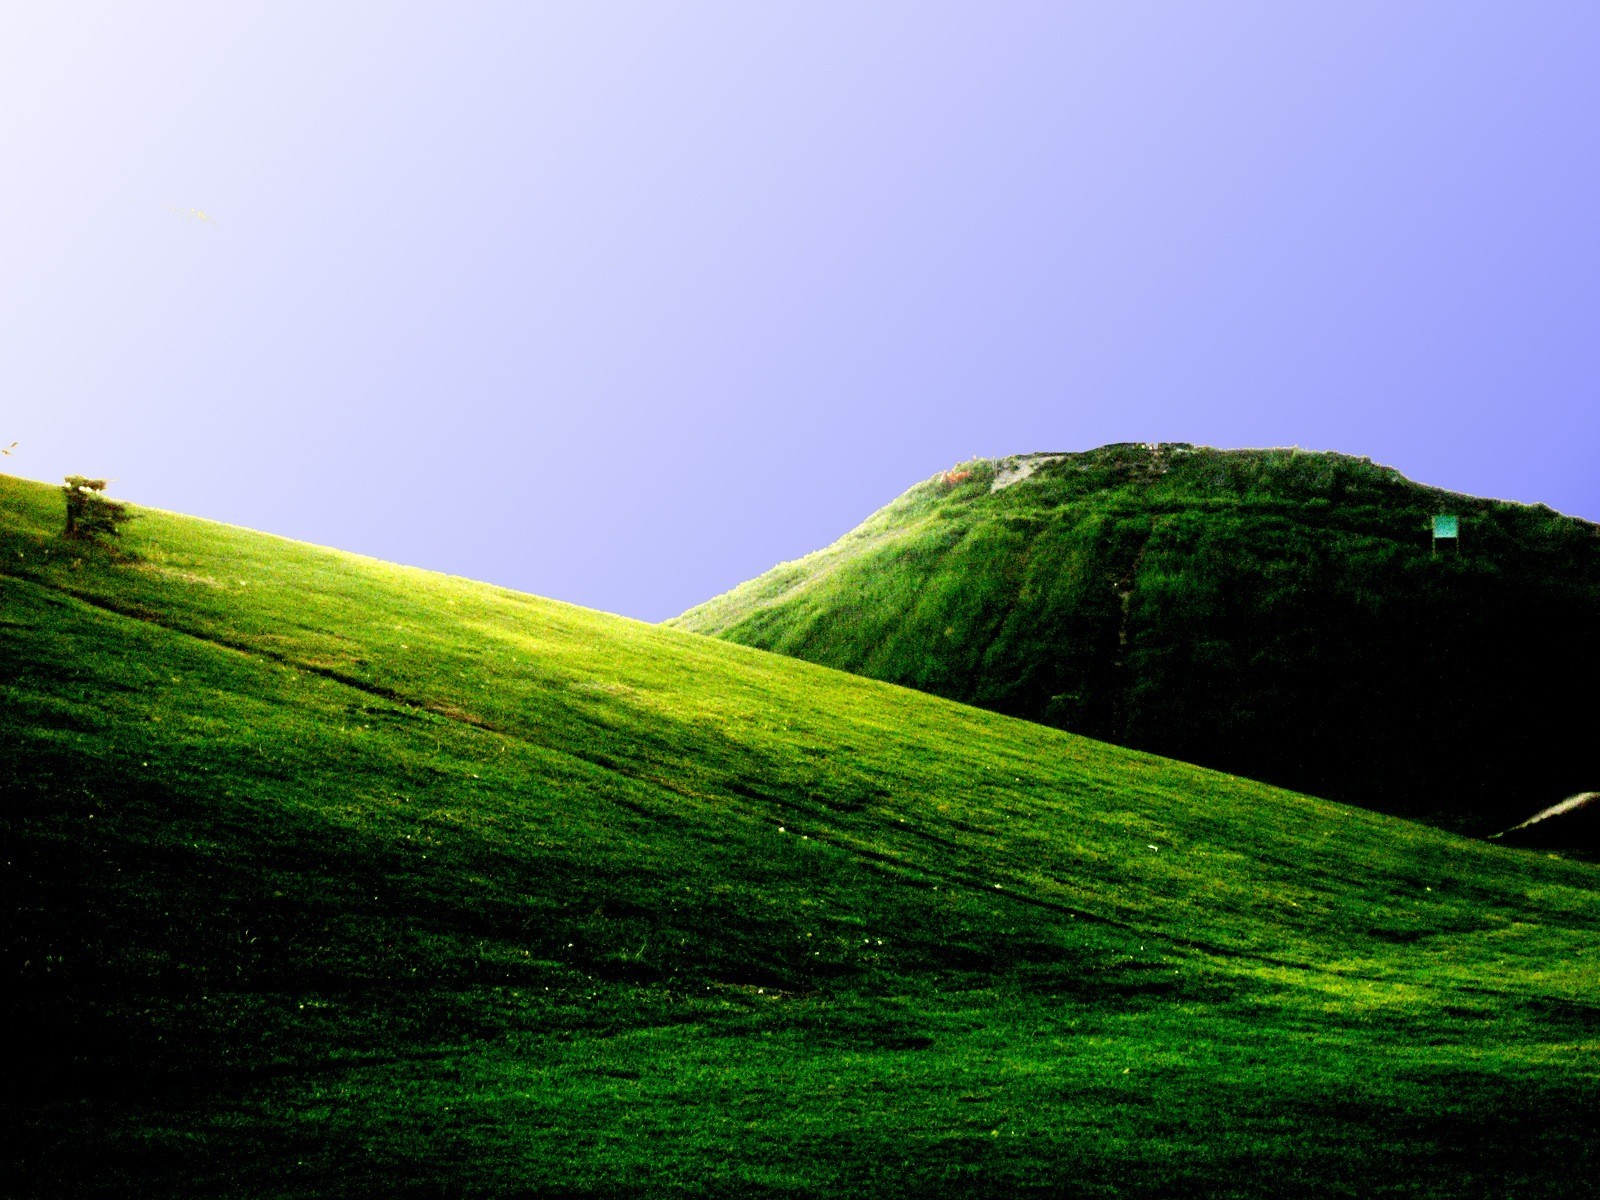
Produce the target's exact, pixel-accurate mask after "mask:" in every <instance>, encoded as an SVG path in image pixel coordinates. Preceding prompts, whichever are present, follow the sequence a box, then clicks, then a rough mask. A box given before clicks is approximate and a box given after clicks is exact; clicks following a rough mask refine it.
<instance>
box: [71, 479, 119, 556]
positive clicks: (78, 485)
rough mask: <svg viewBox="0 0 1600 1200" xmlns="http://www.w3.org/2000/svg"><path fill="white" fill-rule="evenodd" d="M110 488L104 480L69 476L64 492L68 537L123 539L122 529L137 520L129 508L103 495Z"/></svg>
mask: <svg viewBox="0 0 1600 1200" xmlns="http://www.w3.org/2000/svg"><path fill="white" fill-rule="evenodd" d="M106 484H107V480H104V479H89V478H86V477H85V476H83V475H68V476H67V480H66V486H65V487H63V488H62V489H61V490H62V492H63V493H65V495H66V497H67V528H66V530H65V533H66V536H67V537H69V538H83V539H86V540H91V541H92V540H93V539H95V538H99V537H120V536H121V534H122V526H123V525H124V524H125V523H126V522H128V521H131V520H133V514H132V513H131V512H129V511H128V506H127V505H126V504H121V503H119V502H118V501H116V500H111V499H108V498H107V497H105V496H103V495H101V494H100V493H102V492H104V491H105V490H106Z"/></svg>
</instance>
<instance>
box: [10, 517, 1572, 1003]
mask: <svg viewBox="0 0 1600 1200" xmlns="http://www.w3.org/2000/svg"><path fill="white" fill-rule="evenodd" d="M1153 532H1154V527H1152V529H1151V530H1150V531H1149V532H1148V533H1147V534H1146V537H1145V541H1144V542H1143V543H1142V544H1141V547H1140V551H1139V554H1138V555H1137V556H1136V557H1135V559H1134V567H1132V568H1130V571H1129V575H1128V576H1127V577H1129V578H1131V575H1132V573H1133V571H1134V570H1135V569H1136V567H1137V564H1138V562H1139V561H1140V559H1142V557H1143V552H1144V548H1145V546H1147V545H1148V542H1149V537H1150V535H1151V534H1153ZM0 578H4V579H12V580H15V581H17V582H19V583H24V584H28V585H31V586H34V587H38V588H40V589H42V590H44V591H48V592H54V593H57V594H59V595H62V596H66V597H68V598H69V599H72V600H76V601H78V602H79V603H82V604H84V605H86V606H88V607H90V608H94V609H98V610H101V611H104V612H108V613H111V614H113V615H115V616H119V617H122V618H124V619H127V620H133V621H139V622H141V623H142V624H146V625H151V626H154V627H156V628H158V629H162V630H164V631H166V632H168V633H173V634H176V635H178V636H180V637H186V638H192V639H193V640H195V641H198V642H202V643H204V644H206V645H210V646H214V647H216V648H217V649H220V650H226V651H229V652H232V653H235V654H241V655H244V656H246V657H252V656H254V657H257V658H260V659H263V660H266V661H270V662H274V663H277V664H279V665H281V666H286V667H291V668H294V669H296V670H301V671H304V672H306V673H307V674H310V675H316V676H319V677H321V678H325V679H327V680H329V681H330V682H333V683H337V684H340V685H342V686H345V687H349V688H351V689H352V690H355V691H359V692H362V693H365V694H367V695H371V696H374V697H376V698H379V699H382V700H386V701H389V702H391V703H394V704H398V705H401V706H403V707H406V708H411V709H416V710H420V711H424V712H429V713H433V714H434V715H436V716H439V717H442V718H444V719H446V720H450V721H454V722H457V723H459V724H463V725H466V726H468V727H470V728H473V729H477V730H480V731H482V732H487V733H493V734H495V735H497V736H499V737H503V738H506V739H507V740H510V741H513V742H517V743H520V744H523V745H527V746H531V747H536V748H540V749H544V750H551V751H555V752H557V753H561V754H565V755H567V756H568V757H571V758H575V759H578V760H580V761H583V762H586V763H589V764H590V765H592V766H595V767H598V768H599V769H601V770H605V771H608V772H611V773H613V774H616V775H619V776H621V777H623V778H625V779H628V780H632V781H634V782H636V783H643V784H646V785H649V786H652V787H657V788H661V789H662V790H664V791H669V792H678V793H679V794H685V795H694V796H702V797H704V798H712V797H709V796H705V794H703V793H698V792H693V791H690V790H687V789H685V788H683V787H681V786H674V785H673V784H672V783H671V782H668V781H666V780H663V779H661V778H659V777H657V776H653V775H651V774H649V773H647V772H642V771H640V772H636V771H631V770H627V769H625V768H624V766H622V765H619V764H616V763H613V762H609V761H608V762H598V763H597V762H595V761H594V760H593V759H589V758H586V757H584V756H583V755H581V754H578V753H576V752H575V751H572V750H563V749H561V748H559V747H554V746H548V745H545V744H543V743H539V742H535V741H533V740H531V739H529V738H528V737H526V736H524V735H522V734H519V733H516V732H512V731H508V730H506V729H503V728H500V727H498V726H496V725H494V724H492V723H490V722H489V721H486V720H484V719H483V718H481V717H478V716H477V715H476V714H473V713H468V712H465V711H463V710H461V709H459V708H456V707H455V706H454V705H449V704H444V703H440V702H430V701H426V700H417V699H414V698H412V697H410V696H407V695H405V694H404V693H401V692H398V691H396V690H395V689H393V688H389V687H385V686H384V685H382V684H377V683H373V682H370V681H368V680H363V679H359V678H356V677H354V676H349V675H346V674H344V673H343V672H340V671H336V670H333V669H331V668H327V667H317V666H311V665H308V664H307V663H305V662H303V661H301V660H299V659H295V658H292V657H289V656H287V655H285V654H282V653H280V652H278V651H273V650H266V649H263V648H261V647H259V646H256V645H254V644H252V643H249V642H246V641H242V640H237V639H231V638H227V637H223V636H220V635H215V634H212V633H209V632H198V631H196V630H194V629H190V628H186V627H184V626H183V625H180V624H177V623H172V622H168V621H164V620H162V619H161V618H160V617H159V616H158V615H157V614H155V613H154V612H152V611H151V610H149V609H148V608H145V607H144V606H142V605H130V604H119V603H117V602H116V601H113V600H108V599H106V598H104V597H100V596H91V595H85V594H83V593H81V592H78V591H76V590H74V589H72V588H68V587H63V586H61V585H60V584H57V583H54V582H51V581H48V580H44V579H39V578H37V577H33V576H29V575H18V574H15V573H13V572H9V571H3V570H0ZM722 784H723V786H726V787H728V788H729V790H730V791H733V792H735V793H737V794H743V795H745V796H746V797H747V798H750V799H756V800H759V801H761V802H763V803H766V804H770V805H776V806H778V807H788V808H791V809H796V810H798V811H801V812H803V813H805V814H806V815H807V816H814V813H813V811H812V810H810V809H806V808H804V806H799V805H795V804H794V803H793V802H792V801H785V800H782V799H781V798H778V797H773V796H768V795H764V794H760V793H752V792H749V791H744V790H742V789H739V788H737V787H735V786H732V785H730V784H729V782H728V781H727V780H723V781H722ZM1589 795H1592V793H1591V794H1589ZM607 799H608V800H609V801H611V802H614V803H622V804H623V806H624V807H634V806H633V805H632V804H629V803H627V802H626V801H625V800H623V799H622V798H619V797H615V796H607ZM1579 799H1581V797H1573V799H1572V801H1568V802H1566V803H1567V804H1569V805H1570V804H1573V803H1574V802H1575V801H1577V800H1579ZM1557 807H1562V806H1557ZM1541 815H1543V814H1541ZM862 819H863V820H864V821H867V822H870V824H871V825H872V826H874V827H876V828H877V829H878V830H879V831H880V836H883V839H884V841H886V842H890V841H892V840H893V837H898V836H901V835H910V834H917V835H918V836H927V835H926V834H925V832H922V831H916V830H909V829H906V828H904V827H903V826H900V825H899V824H898V823H891V822H889V821H887V820H883V819H878V818H876V817H874V816H872V815H871V814H867V815H866V816H865V817H864V818H862ZM888 835H893V836H888ZM806 836H808V837H810V838H811V839H813V840H815V841H817V842H820V843H823V844H824V845H828V846H832V847H834V848H835V849H837V850H840V851H843V852H844V853H846V854H849V855H851V856H852V857H853V858H856V859H858V860H859V861H861V862H862V864H863V865H864V866H865V867H867V868H869V869H877V870H882V871H887V872H891V873H893V874H895V875H899V876H904V875H908V874H911V873H915V875H916V876H917V877H918V878H919V879H920V880H933V881H937V882H938V883H940V884H941V885H944V886H949V887H952V888H959V889H962V890H964V891H968V892H971V893H974V894H979V895H983V896H985V897H987V898H989V899H991V900H1006V901H1011V902H1014V903H1018V904H1024V905H1027V906H1030V907H1033V908H1039V909H1044V910H1046V911H1051V912H1056V913H1060V914H1063V915H1065V916H1067V917H1068V918H1069V919H1072V920H1083V921H1086V922H1088V923H1090V924H1095V925H1100V926H1104V927H1108V928H1113V929H1118V930H1121V931H1122V932H1125V933H1128V934H1131V935H1134V936H1136V937H1139V938H1143V939H1145V940H1147V941H1152V942H1161V943H1165V944H1166V945H1169V946H1173V947H1177V948H1180V949H1183V950H1188V951H1194V952H1197V953H1200V954H1205V955H1210V956H1212V957H1215V958H1221V959H1235V960H1241V961H1245V962H1254V963H1259V964H1261V965H1264V966H1271V967H1279V968H1282V969H1285V970H1292V971H1302V972H1307V973H1310V974H1315V975H1323V976H1327V977H1329V978H1333V979H1347V980H1360V981H1363V982H1369V983H1378V984H1383V985H1386V986H1392V987H1409V988H1417V989H1421V990H1426V991H1430V992H1438V993H1446V994H1448V993H1468V994H1473V995H1484V996H1496V997H1501V998H1505V999H1509V1000H1520V1001H1531V1000H1537V1001H1539V1002H1542V1003H1551V1002H1559V1003H1561V1004H1564V1005H1568V1006H1570V1007H1571V1008H1573V1009H1576V1010H1581V1011H1583V1012H1585V1013H1587V1014H1590V1015H1594V1016H1597V1017H1600V1005H1594V1004H1587V1003H1584V1002H1583V1001H1580V1000H1574V999H1572V998H1571V997H1566V996H1559V997H1552V996H1550V995H1548V994H1545V995H1533V994H1529V993H1523V992H1516V991H1508V990H1505V989H1503V988H1494V987H1488V986H1484V985H1481V984H1472V983H1466V982H1455V981H1453V982H1449V983H1438V982H1433V981H1431V980H1424V979H1413V978H1405V977H1400V978H1396V977H1392V976H1385V975H1376V974H1372V973H1369V972H1363V971H1355V970H1345V969H1340V968H1337V967H1330V966H1325V965H1320V964H1317V963H1311V962H1303V961H1299V960H1296V959H1289V958H1280V957H1278V956H1275V955H1272V954H1268V953H1263V952H1261V951H1255V950H1249V949H1246V948H1243V947H1236V946H1227V945H1222V944H1218V943H1214V942H1207V941H1204V940H1201V939H1198V938H1191V937H1185V936H1183V935H1180V934H1175V933H1169V932H1167V931H1165V930H1162V929H1159V928H1151V927H1143V926H1139V925H1136V924H1133V923H1132V922H1129V921H1125V920H1123V919H1122V918H1120V917H1116V916H1112V915H1108V914H1105V913H1101V912H1096V911H1094V910H1093V909H1087V908H1080V907H1078V906H1076V905H1072V904H1068V903H1066V902H1065V901H1061V900H1055V899H1051V898H1049V897H1046V896H1036V895H1030V894H1028V893H1026V892H1023V891H1018V890H1015V887H1014V886H1007V887H1000V886H998V885H997V884H996V883H995V882H994V881H993V880H992V879H990V880H979V879H975V878H971V877H969V876H966V875H963V874H957V873H953V872H951V871H950V870H948V869H947V870H944V871H940V870H937V869H930V868H929V867H926V866H922V865H919V864H917V863H915V862H910V861H906V860H905V859H902V858H898V857H896V856H895V855H893V854H889V853H885V852H884V851H881V850H875V849H872V848H870V847H868V846H863V845H858V844H856V843H854V842H853V841H851V840H849V839H848V838H847V837H841V836H840V835H839V833H837V832H836V833H831V834H824V833H819V832H815V831H812V832H809V833H808V834H807V835H806Z"/></svg>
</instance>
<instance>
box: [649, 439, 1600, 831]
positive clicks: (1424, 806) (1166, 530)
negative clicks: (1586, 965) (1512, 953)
mask: <svg viewBox="0 0 1600 1200" xmlns="http://www.w3.org/2000/svg"><path fill="white" fill-rule="evenodd" d="M1030 469H1031V473H1029V474H1026V476H1025V477H1022V476H1023V473H1024V472H1026V471H1029V470H1030ZM1007 479H1009V480H1010V482H1009V483H1007ZM996 482H999V483H1000V484H1001V485H1002V486H1001V487H1000V488H999V490H995V488H994V485H995V484H996ZM1436 514H1451V515H1454V516H1456V517H1457V518H1458V519H1459V522H1460V534H1461V536H1460V537H1459V538H1458V539H1456V540H1455V541H1454V542H1446V543H1444V544H1443V545H1441V546H1439V547H1437V548H1436V547H1435V546H1434V544H1433V542H1432V539H1431V536H1430V529H1431V518H1432V516H1433V515H1436ZM1436 549H1437V550H1438V553H1437V554H1436V553H1435V550H1436ZM1597 613H1600V526H1597V525H1595V524H1593V523H1591V522H1588V521H1583V520H1579V519H1577V518H1574V517H1566V516H1562V515H1561V514H1559V513H1556V512H1553V511H1551V510H1550V509H1548V508H1542V507H1540V506H1537V505H1527V504H1513V503H1507V502H1503V501H1498V500H1488V499H1483V498H1480V497H1475V496H1463V495H1459V494H1456V493H1452V492H1446V491H1442V490H1440V489H1438V488H1431V487H1426V486H1424V485H1422V484H1418V483H1415V482H1413V481H1411V480H1409V479H1406V478H1404V477H1403V476H1401V475H1400V474H1399V472H1397V471H1395V470H1394V469H1393V468H1390V467H1384V466H1380V465H1379V464H1377V463H1373V462H1371V461H1369V460H1367V459H1364V458H1356V457H1352V456H1350V455H1343V454H1330V453H1311V452H1306V451H1301V450H1295V449H1284V450H1216V449H1211V448H1208V447H1198V446H1188V445H1181V444H1163V445H1145V444H1142V443H1139V444H1128V445H1114V446H1103V447H1101V448H1100V449H1098V450H1091V451H1086V452H1083V453H1076V454H1062V455H1052V456H1043V457H1038V456H1035V457H1031V458H1029V457H1024V458H1011V459H984V460H978V461H974V462H971V463H966V464H963V465H962V466H961V467H960V468H958V469H957V470H955V471H952V472H947V473H942V474H940V475H938V476H935V477H934V478H932V479H929V480H925V481H923V482H922V483H919V484H918V485H916V486H915V487H913V488H911V489H910V490H909V491H907V492H906V493H905V494H904V495H903V496H901V497H899V498H898V499H897V500H895V501H893V502H892V503H891V504H889V505H887V506H886V507H884V508H883V509H881V510H880V511H879V512H877V513H874V514H873V515H872V516H871V517H869V518H868V519H867V520H866V521H864V522H863V523H862V524H861V525H860V526H859V527H858V528H856V529H855V530H852V531H851V532H850V533H848V534H846V535H845V536H844V537H842V538H840V539H839V540H838V541H837V542H835V543H834V544H833V545H831V546H828V547H826V548H824V549H822V550H819V551H817V552H815V553H813V554H810V555H808V556H806V557H805V558H802V559H800V560H798V561H796V562H792V563H784V564H781V565H780V566H778V567H775V568H773V569H772V570H771V571H768V572H767V573H765V574H763V575H761V576H759V577H757V578H756V579H753V580H750V581H749V582H747V583H744V584H742V585H740V586H739V587H737V588H735V589H733V590H732V591H730V592H728V593H726V594H725V595H722V596H719V597H716V598H714V599H712V600H709V601H707V602H706V603H704V604H701V605H699V606H697V607H695V608H693V609H691V610H690V611H689V612H687V613H684V614H683V615H682V616H681V617H679V618H677V619H676V621H675V622H673V623H674V624H676V625H677V626H679V627H681V628H684V629H690V630H693V631H695V632H698V633H711V634H716V635H717V636H719V637H723V638H726V639H729V640H731V641H736V642H740V643H741V644H744V645H749V646H755V647H757V648H759V649H763V650H775V651H778V652H780V653H784V654H791V655H795V656H796V657H799V658H804V659H807V660H809V661H812V662H818V663H822V664H823V665H825V666H831V667H838V668H840V669H841V670H847V671H853V672H856V673H858V674H862V675H870V676H872V677H873V678H875V679H883V680H886V681H888V682H891V683H899V684H903V685H905V686H907V687H915V688H920V689H922V690H924V691H929V692H933V693H935V694H937V695H941V696H945V697H947V698H949V699H952V700H960V701H963V702H965V703H968V704H976V705H980V706H982V707H984V708H990V709H993V710H995V711H997V712H1003V713H1006V714H1008V715H1010V716H1018V717H1026V718H1028V719H1029V720H1034V721H1040V722H1043V723H1045V724H1048V725H1052V726H1055V727H1058V728H1062V729H1067V730H1071V731H1072V732H1075V733H1084V734H1088V735H1089V736H1091V737H1096V738H1100V739H1103V740H1105V741H1111V742H1116V743H1117V744H1119V745H1128V746H1135V747H1137V748H1139V749H1143V750H1149V751H1151V752H1153V753H1158V754H1164V755H1168V756H1171V757H1174V758H1181V759H1183V760H1184V761H1186V762H1197V763H1202V764H1204V765H1206V766H1212V767H1217V768H1219V769H1221V770H1226V771H1232V772H1235V773H1237V774H1241V775H1248V776H1249V777H1250V778H1252V779H1264V780H1268V781H1270V782H1273V783H1277V784H1279V785H1281V786H1284V787H1291V788H1295V789H1297V790H1300V791H1305V792H1310V793H1311V794H1313V795H1317V796H1328V797H1332V798H1334V799H1339V800H1344V801H1347V802H1349V803H1353V804H1361V805H1364V806H1366V807H1370V808H1376V809H1378V810H1380V811H1383V812H1390V813H1397V814H1400V815H1403V816H1409V817H1415V818H1419V819H1423V820H1427V821H1430V822H1432V823H1434V824H1438V825H1441V826H1443V827H1445V828H1449V829H1453V830H1456V831H1457V832H1464V833H1471V834H1475V835H1479V836H1482V835H1486V834H1492V833H1495V832H1498V831H1500V830H1503V829H1506V828H1508V827H1509V826H1511V825H1514V824H1516V823H1518V822H1520V821H1522V820H1524V819H1525V818H1527V817H1530V816H1532V815H1533V814H1534V813H1536V812H1538V811H1540V810H1541V809H1544V808H1546V807H1548V806H1549V805H1551V804H1554V803H1556V802H1557V801H1560V800H1562V799H1564V798H1565V797H1567V796H1569V795H1571V794H1573V793H1575V792H1582V791H1587V790H1590V789H1592V788H1595V787H1596V786H1600V776H1597V775H1596V757H1595V752H1594V741H1595V738H1594V728H1595V725H1596V722H1597V721H1600V708H1597V707H1596V704H1595V702H1594V700H1593V689H1592V688H1590V687H1589V686H1588V684H1589V681H1590V680H1592V679H1593V678H1595V677H1596V676H1597V675H1600V621H1597V620H1596V614H1597ZM1574 693H1576V694H1577V696H1578V700H1577V701H1576V702H1574V699H1573V697H1574ZM1592 849H1597V850H1600V847H1592Z"/></svg>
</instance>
